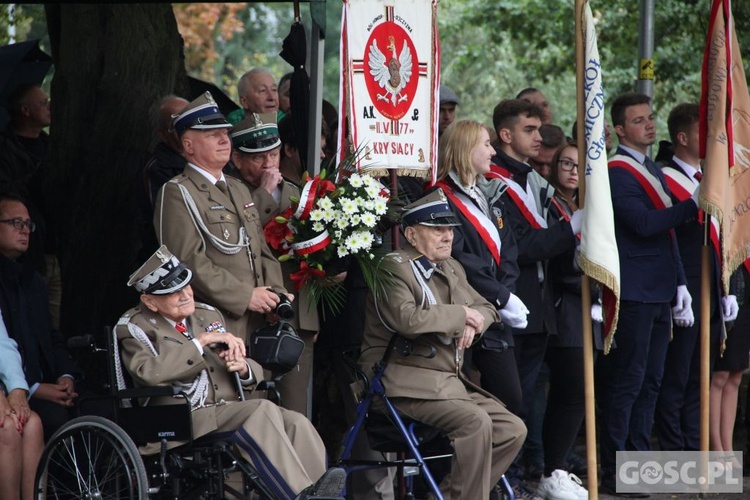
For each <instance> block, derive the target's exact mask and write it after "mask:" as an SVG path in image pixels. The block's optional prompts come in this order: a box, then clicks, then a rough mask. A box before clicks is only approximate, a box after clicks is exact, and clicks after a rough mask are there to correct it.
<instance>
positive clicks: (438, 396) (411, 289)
mask: <svg viewBox="0 0 750 500" xmlns="http://www.w3.org/2000/svg"><path fill="white" fill-rule="evenodd" d="M420 257H421V256H420V254H419V252H417V250H416V249H414V248H413V247H411V246H410V245H408V244H407V245H406V248H405V249H404V250H402V251H400V252H397V253H393V254H390V255H389V256H388V257H386V259H387V261H386V262H387V266H388V268H387V269H388V271H389V272H390V273H391V274H392V278H393V282H392V283H391V284H389V285H388V289H387V296H386V297H385V298H384V299H385V300H379V301H376V300H375V299H374V297H373V296H372V294H370V296H369V297H368V301H367V314H366V323H365V336H364V340H363V343H362V355H361V357H360V360H359V363H360V365H361V366H362V368H363V369H364V370H366V371H368V372H371V370H372V366H373V365H374V364H375V363H376V362H377V361H379V360H380V359H381V358H382V357H383V351H384V350H385V348H386V346H387V345H388V342H389V340H390V339H391V335H392V330H396V331H397V332H398V333H399V334H401V335H403V336H404V337H407V338H409V339H413V341H414V342H413V352H414V353H415V354H418V355H417V356H414V355H413V356H407V357H400V356H399V355H398V354H396V353H392V355H391V357H390V359H389V362H388V368H387V369H386V370H385V374H384V375H383V383H384V385H385V387H386V388H387V393H388V396H389V397H406V398H415V399H428V400H447V399H463V400H468V399H470V396H469V393H468V392H467V388H470V389H471V390H472V391H475V392H480V393H482V394H483V395H484V396H486V397H492V396H491V395H490V394H489V393H487V392H486V391H483V390H482V389H480V388H479V387H477V386H475V385H473V384H472V383H471V382H469V381H468V380H467V379H466V378H465V376H464V375H463V374H462V372H461V365H462V363H463V351H458V350H457V349H456V347H455V342H450V343H449V344H445V343H444V342H443V339H449V340H454V339H457V338H460V337H462V336H463V331H464V325H465V324H466V312H465V311H464V309H463V306H467V307H470V308H472V309H476V310H477V311H479V312H480V313H481V314H482V316H484V327H485V329H486V328H487V327H488V326H489V325H490V324H492V323H493V322H495V321H497V313H496V311H495V307H494V306H493V305H492V304H490V303H489V302H488V301H487V300H485V299H484V298H483V297H482V296H481V295H479V293H477V292H476V291H475V290H474V289H473V288H472V287H471V286H469V285H468V283H467V281H466V273H465V272H464V269H463V267H461V265H460V264H459V263H458V261H456V260H455V259H453V258H449V259H448V260H446V261H444V262H442V264H441V267H442V269H438V268H432V267H431V266H430V264H429V262H428V261H427V259H426V258H424V257H422V258H421V259H420ZM415 259H418V262H420V263H426V264H427V265H426V267H425V268H424V272H423V273H422V277H423V279H424V281H425V282H426V283H427V285H428V287H429V289H430V291H431V292H432V294H433V295H434V298H435V301H436V304H433V305H431V304H429V301H428V300H427V298H426V297H425V296H424V292H423V290H422V287H421V285H420V283H419V281H418V279H417V277H416V276H415V274H414V271H413V268H412V264H411V263H412V260H415ZM439 336H443V339H441V338H440V337H439ZM478 338H479V336H477V337H475V339H478ZM432 349H434V350H435V352H436V356H435V357H433V358H432V359H427V358H425V357H423V356H425V355H428V354H429V353H430V351H431V350H432ZM420 354H421V355H422V356H419V355H420Z"/></svg>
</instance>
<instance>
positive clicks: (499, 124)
mask: <svg viewBox="0 0 750 500" xmlns="http://www.w3.org/2000/svg"><path fill="white" fill-rule="evenodd" d="M492 121H493V124H494V126H495V132H496V134H497V139H498V144H499V146H498V148H497V149H496V154H495V156H494V157H493V158H492V164H491V165H490V172H489V173H488V174H486V175H485V177H487V178H488V179H489V181H490V187H489V189H490V190H493V191H495V192H500V191H502V195H501V199H502V200H503V201H504V203H505V207H506V210H505V217H504V220H505V221H507V222H508V223H509V224H510V227H511V228H512V230H513V235H514V237H515V240H516V243H517V245H518V265H519V268H520V275H519V277H518V279H517V280H516V293H517V294H518V297H519V298H520V299H521V300H522V301H523V303H524V304H525V305H526V307H528V309H529V311H530V313H529V322H528V325H527V326H526V327H525V328H520V327H519V328H513V340H514V344H515V348H514V353H515V357H516V365H517V366H518V372H519V378H520V380H521V394H522V397H523V401H522V406H521V413H520V415H521V417H522V418H524V419H526V418H527V416H528V413H529V408H530V406H531V402H532V401H534V397H535V394H534V391H535V387H536V380H537V377H538V375H539V371H540V369H541V366H542V362H543V360H544V353H545V350H546V347H547V336H548V335H555V334H556V322H555V311H554V303H553V300H552V294H551V289H550V287H548V286H547V279H546V276H547V270H546V262H547V260H548V259H550V258H552V257H555V256H557V255H561V254H563V253H565V252H569V251H571V250H573V249H574V248H575V245H576V241H577V240H576V237H575V235H576V234H578V233H580V230H581V223H582V220H583V217H582V214H581V212H580V211H576V212H575V213H574V214H573V215H572V216H571V220H570V221H569V222H568V221H552V223H549V224H548V222H547V218H546V217H547V211H548V209H549V204H550V199H551V197H552V196H553V193H554V189H553V188H552V187H551V186H550V185H549V183H548V182H547V181H546V180H545V179H544V178H542V176H540V175H539V174H538V173H537V172H536V171H534V170H533V169H532V168H531V166H530V165H529V163H528V160H529V158H531V157H534V156H536V155H537V154H538V153H539V148H540V146H541V141H542V138H541V135H540V134H539V128H540V127H541V125H542V110H541V109H540V108H538V107H537V106H535V105H534V104H531V103H530V102H527V101H524V100H520V99H508V100H504V101H501V102H500V103H499V104H498V105H497V106H495V109H494V111H493V115H492ZM507 475H508V476H509V477H511V478H515V477H518V476H520V475H521V471H520V468H516V467H515V466H514V467H512V468H511V470H509V472H508V474H507ZM524 493H525V492H524Z"/></svg>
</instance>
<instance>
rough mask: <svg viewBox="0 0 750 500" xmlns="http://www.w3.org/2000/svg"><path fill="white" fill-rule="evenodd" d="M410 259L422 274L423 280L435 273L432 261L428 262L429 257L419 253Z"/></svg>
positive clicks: (428, 278) (427, 279)
mask: <svg viewBox="0 0 750 500" xmlns="http://www.w3.org/2000/svg"><path fill="white" fill-rule="evenodd" d="M411 261H412V262H413V263H414V266H415V267H416V268H417V270H419V274H421V275H422V277H423V278H424V279H425V281H429V280H430V278H432V275H433V274H434V273H435V267H434V266H433V265H432V262H430V259H428V258H427V257H425V256H424V255H420V256H419V257H414V258H413V259H412V260H411Z"/></svg>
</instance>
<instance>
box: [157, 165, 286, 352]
mask: <svg viewBox="0 0 750 500" xmlns="http://www.w3.org/2000/svg"><path fill="white" fill-rule="evenodd" d="M226 183H227V188H228V190H229V194H230V196H227V195H225V194H224V193H222V192H221V190H219V188H217V187H216V186H215V185H213V184H211V182H209V181H208V180H207V179H206V178H205V177H204V176H203V175H201V173H200V172H198V171H197V170H196V167H193V166H190V165H188V166H187V167H185V171H184V172H183V173H182V174H180V175H178V176H177V177H175V178H173V179H172V180H170V181H169V182H167V183H166V184H165V185H164V186H163V187H162V188H161V190H160V191H159V195H158V197H157V200H156V209H155V211H154V227H155V228H156V235H157V237H158V238H159V242H160V243H161V244H163V245H166V246H167V247H168V248H169V250H170V251H172V253H173V254H174V255H175V256H177V258H179V259H180V260H181V261H182V262H184V263H185V264H186V265H187V266H188V268H190V269H191V270H192V271H193V275H194V279H193V281H192V283H191V285H192V286H193V289H194V290H195V297H196V299H197V300H200V301H203V302H208V303H211V304H214V305H215V306H216V307H217V308H218V309H219V310H220V311H222V313H223V314H224V316H225V317H226V322H227V330H228V331H230V332H231V333H234V334H235V335H237V336H238V337H240V338H244V339H245V340H246V342H248V343H249V342H250V334H251V333H252V332H253V331H255V330H256V329H257V328H259V327H261V326H264V325H265V324H266V322H265V317H264V315H262V314H260V313H256V312H250V311H249V310H248V309H247V306H248V304H249V303H250V298H251V297H252V294H253V289H254V288H255V287H259V286H269V287H272V288H274V290H278V291H284V290H283V285H282V283H283V279H282V275H281V267H280V266H279V262H278V261H277V260H276V258H275V257H274V256H273V254H272V253H271V250H270V249H269V248H268V245H267V244H266V241H265V238H264V237H263V230H262V228H261V225H260V215H259V214H258V210H257V208H256V206H255V202H254V201H253V199H252V197H251V196H250V193H249V191H248V190H247V188H246V187H245V186H244V185H243V184H242V182H240V181H238V180H237V179H235V178H233V177H226ZM183 191H184V192H183ZM188 195H189V196H188ZM190 200H192V202H191V201H190ZM191 207H192V208H191ZM245 234H246V235H247V238H248V239H249V245H248V246H244V245H242V243H243V241H242V240H243V239H244V235H245ZM211 236H213V237H214V238H213V239H212V238H211Z"/></svg>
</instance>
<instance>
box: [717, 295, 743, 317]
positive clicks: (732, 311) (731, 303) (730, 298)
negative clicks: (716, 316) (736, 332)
mask: <svg viewBox="0 0 750 500" xmlns="http://www.w3.org/2000/svg"><path fill="white" fill-rule="evenodd" d="M721 307H722V308H723V311H724V321H734V320H736V319H737V313H738V312H740V306H739V305H738V304H737V296H735V295H727V296H726V297H722V298H721Z"/></svg>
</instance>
